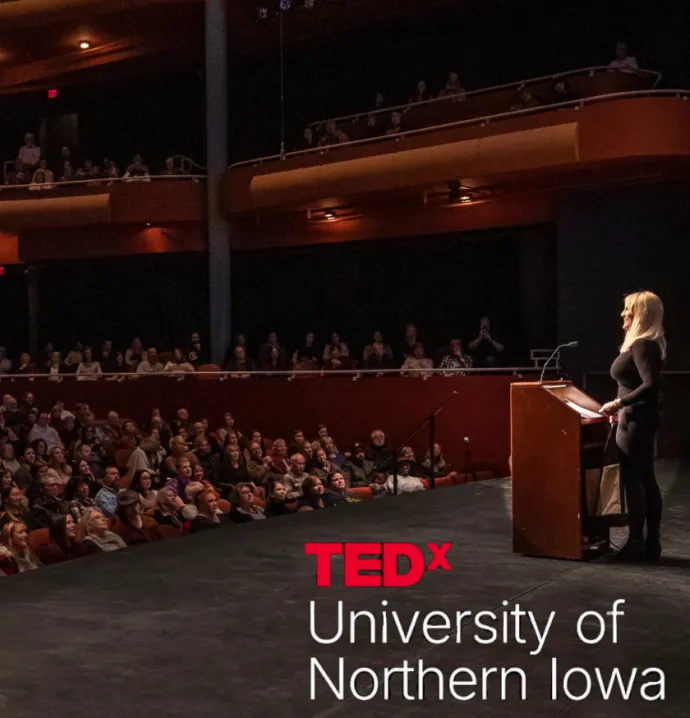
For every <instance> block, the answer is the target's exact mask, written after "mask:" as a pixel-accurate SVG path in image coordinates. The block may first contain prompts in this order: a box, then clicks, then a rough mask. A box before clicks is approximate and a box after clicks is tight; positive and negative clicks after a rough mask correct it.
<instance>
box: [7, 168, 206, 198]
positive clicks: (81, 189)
mask: <svg viewBox="0 0 690 718" xmlns="http://www.w3.org/2000/svg"><path fill="white" fill-rule="evenodd" d="M205 180H206V175H200V174H197V175H149V176H144V177H106V178H102V179H84V180H66V181H64V182H63V181H57V180H56V181H54V182H45V183H41V184H21V185H16V184H11V185H0V200H2V199H28V198H31V199H37V198H40V197H45V196H47V197H51V196H55V194H62V195H64V194H70V195H79V194H94V193H100V192H103V191H104V189H106V188H107V187H110V186H112V185H124V184H127V185H129V184H148V183H150V182H185V181H186V182H197V183H198V182H203V181H205Z"/></svg>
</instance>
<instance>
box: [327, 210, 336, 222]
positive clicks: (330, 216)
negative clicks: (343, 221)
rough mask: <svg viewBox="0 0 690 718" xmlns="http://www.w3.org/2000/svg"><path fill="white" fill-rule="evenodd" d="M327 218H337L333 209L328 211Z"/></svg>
mask: <svg viewBox="0 0 690 718" xmlns="http://www.w3.org/2000/svg"><path fill="white" fill-rule="evenodd" d="M325 216H326V219H330V220H334V219H335V212H334V211H333V210H329V211H328V212H326V215H325Z"/></svg>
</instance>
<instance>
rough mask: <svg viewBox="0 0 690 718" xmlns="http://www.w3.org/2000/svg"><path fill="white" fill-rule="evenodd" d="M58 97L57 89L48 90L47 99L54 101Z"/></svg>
mask: <svg viewBox="0 0 690 718" xmlns="http://www.w3.org/2000/svg"><path fill="white" fill-rule="evenodd" d="M57 96H58V91H57V88H55V87H54V88H53V89H51V90H48V99H49V100H54V99H55V98H56V97H57Z"/></svg>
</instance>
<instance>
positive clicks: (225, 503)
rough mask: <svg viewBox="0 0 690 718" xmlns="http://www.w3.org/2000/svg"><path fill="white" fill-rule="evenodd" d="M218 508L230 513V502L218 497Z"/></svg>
mask: <svg viewBox="0 0 690 718" xmlns="http://www.w3.org/2000/svg"><path fill="white" fill-rule="evenodd" d="M218 508H219V509H220V510H221V511H222V512H223V513H224V514H229V513H230V502H229V501H226V500H225V499H218Z"/></svg>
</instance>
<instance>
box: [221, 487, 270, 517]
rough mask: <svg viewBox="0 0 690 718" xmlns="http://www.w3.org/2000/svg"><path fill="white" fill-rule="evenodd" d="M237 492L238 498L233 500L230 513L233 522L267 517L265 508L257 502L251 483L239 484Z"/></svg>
mask: <svg viewBox="0 0 690 718" xmlns="http://www.w3.org/2000/svg"><path fill="white" fill-rule="evenodd" d="M235 494H236V498H235V500H234V501H233V502H232V503H233V506H232V509H231V510H230V514H229V516H230V520H231V521H232V522H233V523H236V524H241V523H247V522H249V521H255V520H257V519H265V518H266V514H265V513H264V510H263V508H262V507H261V506H257V505H256V503H255V497H254V491H253V490H252V487H251V485H250V484H237V486H236V488H235Z"/></svg>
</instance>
